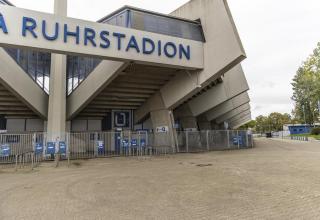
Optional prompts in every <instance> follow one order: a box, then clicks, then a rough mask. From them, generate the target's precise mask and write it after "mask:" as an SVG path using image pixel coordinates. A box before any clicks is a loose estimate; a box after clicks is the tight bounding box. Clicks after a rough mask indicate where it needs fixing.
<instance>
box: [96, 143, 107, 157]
mask: <svg viewBox="0 0 320 220" xmlns="http://www.w3.org/2000/svg"><path fill="white" fill-rule="evenodd" d="M97 148H98V154H104V150H105V149H104V142H103V141H97Z"/></svg>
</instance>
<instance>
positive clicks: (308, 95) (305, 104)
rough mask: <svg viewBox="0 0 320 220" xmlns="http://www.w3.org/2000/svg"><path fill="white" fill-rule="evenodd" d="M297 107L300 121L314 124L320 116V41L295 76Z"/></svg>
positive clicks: (294, 92) (293, 83)
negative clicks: (319, 104)
mask: <svg viewBox="0 0 320 220" xmlns="http://www.w3.org/2000/svg"><path fill="white" fill-rule="evenodd" d="M292 86H293V96H292V100H293V101H294V102H295V109H294V110H293V112H292V113H293V114H294V116H295V118H297V119H298V120H299V122H300V123H304V122H306V123H308V124H313V123H314V122H316V121H317V119H318V117H319V109H318V107H319V106H318V103H319V101H320V43H318V45H317V48H316V49H315V50H314V51H313V54H312V55H310V56H309V57H308V58H307V60H306V61H305V62H304V63H303V64H302V66H301V67H300V68H299V69H298V71H297V73H296V75H295V76H294V78H293V82H292Z"/></svg>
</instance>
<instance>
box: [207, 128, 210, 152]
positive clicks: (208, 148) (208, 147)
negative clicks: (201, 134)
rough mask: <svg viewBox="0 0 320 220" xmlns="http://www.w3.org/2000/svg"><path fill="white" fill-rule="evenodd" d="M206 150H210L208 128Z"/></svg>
mask: <svg viewBox="0 0 320 220" xmlns="http://www.w3.org/2000/svg"><path fill="white" fill-rule="evenodd" d="M207 151H210V144H209V130H207Z"/></svg>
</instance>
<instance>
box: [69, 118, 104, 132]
mask: <svg viewBox="0 0 320 220" xmlns="http://www.w3.org/2000/svg"><path fill="white" fill-rule="evenodd" d="M101 125H102V123H101V120H87V119H76V120H72V121H71V131H73V132H84V131H101V129H102V128H101Z"/></svg>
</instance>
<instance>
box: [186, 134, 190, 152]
mask: <svg viewBox="0 0 320 220" xmlns="http://www.w3.org/2000/svg"><path fill="white" fill-rule="evenodd" d="M186 150H187V153H189V135H188V131H186Z"/></svg>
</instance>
